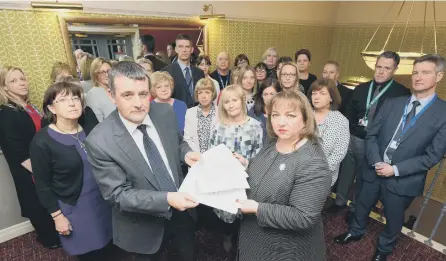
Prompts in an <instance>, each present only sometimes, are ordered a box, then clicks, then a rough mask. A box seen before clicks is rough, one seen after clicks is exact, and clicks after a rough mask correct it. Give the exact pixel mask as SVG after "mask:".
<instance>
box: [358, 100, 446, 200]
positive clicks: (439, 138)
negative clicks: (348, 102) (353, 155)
mask: <svg viewBox="0 0 446 261" xmlns="http://www.w3.org/2000/svg"><path fill="white" fill-rule="evenodd" d="M408 99H409V96H402V97H398V98H393V99H389V100H387V101H386V102H385V103H384V105H383V106H382V108H381V109H380V110H379V112H378V114H377V115H376V117H375V119H374V120H373V123H372V125H371V127H370V128H369V129H368V130H367V136H366V138H365V146H366V155H365V157H366V159H367V163H368V164H367V165H366V166H365V171H364V175H363V178H364V180H366V181H369V182H372V181H374V180H375V179H377V178H378V176H377V175H376V171H375V169H374V167H373V166H372V165H373V164H375V163H377V162H382V161H383V157H384V152H385V150H386V148H387V145H388V144H389V143H390V141H391V140H392V137H393V134H394V133H395V130H396V128H397V127H398V125H399V123H400V121H401V118H402V116H403V114H404V107H405V104H406V103H407V101H408ZM445 112H446V102H445V101H444V100H442V99H440V98H439V97H437V99H436V100H435V101H434V103H433V104H432V106H430V107H429V108H428V109H427V110H426V111H425V112H424V113H423V114H422V115H421V116H420V117H419V118H418V120H417V121H416V123H415V124H414V126H413V127H412V128H410V129H409V130H408V131H407V132H406V133H405V134H404V136H403V137H402V138H401V143H400V145H399V146H398V148H397V149H396V151H395V152H394V154H393V159H392V160H393V164H394V165H396V167H397V168H398V172H399V177H395V176H392V177H389V178H385V179H383V180H384V182H385V185H386V187H387V189H389V190H390V191H392V192H393V193H395V194H397V195H403V196H412V197H415V196H418V195H421V194H422V193H423V190H424V183H425V182H426V175H427V172H428V170H429V169H431V168H432V167H434V166H435V164H437V163H438V162H439V161H440V160H441V158H442V157H443V155H444V154H445V153H446V114H445Z"/></svg>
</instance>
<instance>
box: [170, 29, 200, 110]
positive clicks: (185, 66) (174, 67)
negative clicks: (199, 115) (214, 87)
mask: <svg viewBox="0 0 446 261" xmlns="http://www.w3.org/2000/svg"><path fill="white" fill-rule="evenodd" d="M175 43H176V46H175V51H176V52H177V53H178V58H177V60H176V61H175V62H173V63H171V64H169V65H168V66H167V67H165V68H164V69H162V71H166V72H168V73H169V74H170V75H171V76H172V77H173V80H174V82H175V86H174V89H173V95H172V98H175V99H178V100H181V101H183V102H184V103H186V105H187V107H188V108H190V107H193V106H195V100H194V90H195V85H196V84H197V82H198V81H199V80H200V79H202V78H204V72H203V71H202V70H201V69H199V68H197V67H195V66H193V65H192V64H191V63H190V58H191V56H192V53H193V52H194V47H193V46H192V41H191V39H190V37H189V36H188V35H186V34H180V35H178V36H177V38H176V39H175Z"/></svg>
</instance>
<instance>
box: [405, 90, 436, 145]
mask: <svg viewBox="0 0 446 261" xmlns="http://www.w3.org/2000/svg"><path fill="white" fill-rule="evenodd" d="M410 99H411V98H409V100H408V101H407V102H406V106H405V107H404V114H403V119H402V122H401V134H400V137H399V139H398V140H400V139H401V137H403V135H404V134H405V133H406V132H407V131H408V130H409V129H410V128H412V126H413V125H414V124H415V122H416V121H417V120H418V118H419V117H420V116H421V115H422V114H423V113H424V112H425V111H426V110H427V109H428V108H429V107H430V106H431V105H432V104H433V103H434V102H435V100H436V99H437V94H435V96H434V97H433V98H432V99H431V101H430V102H429V103H428V104H426V106H424V108H423V109H422V110H421V111H420V112H418V113H417V114H416V115H415V117H413V118H412V120H411V121H410V123H409V125H408V126H407V128H406V126H405V125H406V119H407V115H408V114H409V113H408V112H407V108H408V107H409V103H410ZM412 106H413V105H412Z"/></svg>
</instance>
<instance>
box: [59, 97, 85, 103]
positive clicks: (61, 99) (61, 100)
mask: <svg viewBox="0 0 446 261" xmlns="http://www.w3.org/2000/svg"><path fill="white" fill-rule="evenodd" d="M70 100H71V101H72V102H73V103H80V102H81V98H79V97H77V96H75V97H71V98H68V97H63V98H60V99H59V100H57V101H54V103H60V104H67V103H68V101H70Z"/></svg>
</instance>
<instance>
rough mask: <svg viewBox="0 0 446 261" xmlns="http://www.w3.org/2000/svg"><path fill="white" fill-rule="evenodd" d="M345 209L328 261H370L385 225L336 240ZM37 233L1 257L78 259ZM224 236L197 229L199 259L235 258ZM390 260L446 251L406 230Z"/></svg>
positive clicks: (329, 241)
mask: <svg viewBox="0 0 446 261" xmlns="http://www.w3.org/2000/svg"><path fill="white" fill-rule="evenodd" d="M344 214H345V212H343V213H341V214H339V215H327V216H324V218H323V219H324V225H325V242H326V246H325V251H326V253H327V260H328V261H350V260H351V261H353V260H354V261H369V260H370V259H371V258H372V256H373V253H374V251H375V243H376V238H377V237H378V235H379V233H380V232H381V230H382V228H383V225H382V224H380V223H378V222H376V221H373V220H371V222H370V224H369V227H368V232H367V234H366V236H365V237H364V238H363V239H362V240H361V241H359V242H354V243H351V244H350V245H348V246H339V245H336V244H334V243H333V238H334V237H335V236H336V235H339V234H341V233H343V232H344V231H345V230H346V229H347V225H346V224H345V222H344V218H343V217H344ZM34 237H35V235H34V233H29V234H26V235H23V236H21V237H19V238H15V239H13V240H10V241H8V242H5V243H2V244H0V261H75V260H76V258H72V257H68V256H67V255H66V254H65V253H64V251H63V249H61V248H60V249H57V250H46V249H45V248H43V247H42V246H40V245H39V244H38V243H37V242H36V241H35V239H34ZM222 240H223V236H222V235H220V234H217V233H210V232H208V231H206V230H200V231H198V232H197V239H196V246H197V250H198V261H232V260H235V253H234V252H232V253H226V252H225V251H224V250H223V247H222V246H221V242H222ZM132 260H133V257H132V256H131V255H129V254H127V253H124V252H122V251H120V250H116V251H115V253H113V258H111V259H110V261H132ZM163 260H176V258H175V256H174V254H173V253H172V252H171V251H169V249H167V251H165V253H163ZM388 261H446V255H443V254H441V253H440V252H438V251H436V250H433V249H431V248H429V247H427V246H425V245H424V244H421V243H419V242H417V241H415V240H413V239H411V238H409V237H407V236H405V235H403V234H401V235H400V237H399V241H398V245H397V248H396V250H395V251H394V253H393V254H392V255H391V256H390V257H389V258H388Z"/></svg>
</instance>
